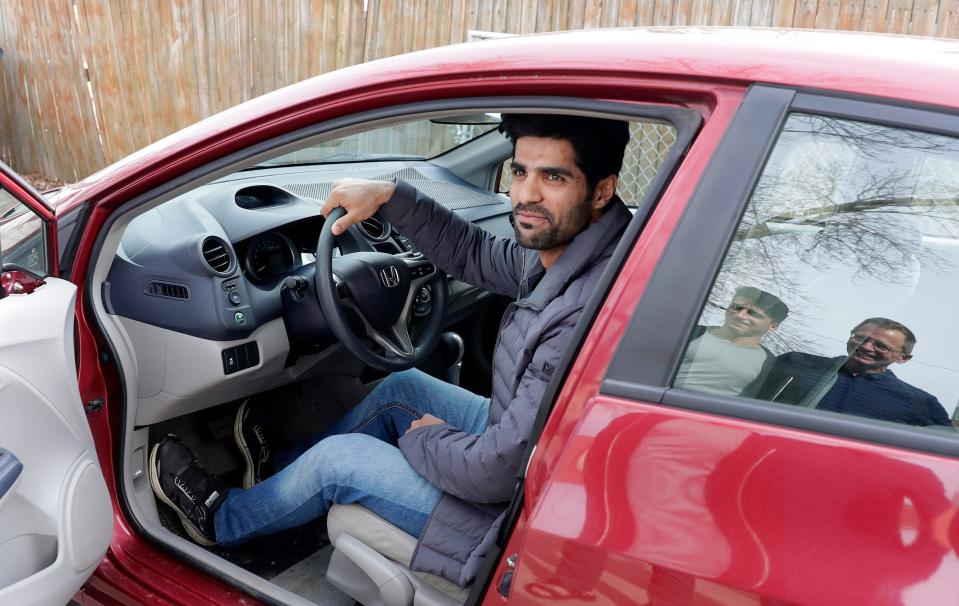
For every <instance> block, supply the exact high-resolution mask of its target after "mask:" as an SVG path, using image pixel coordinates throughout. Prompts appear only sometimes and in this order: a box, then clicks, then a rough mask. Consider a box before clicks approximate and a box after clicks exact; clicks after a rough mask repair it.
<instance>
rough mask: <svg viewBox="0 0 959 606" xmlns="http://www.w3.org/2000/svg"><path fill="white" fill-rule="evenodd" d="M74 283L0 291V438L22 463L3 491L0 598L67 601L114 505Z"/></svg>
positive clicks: (98, 546)
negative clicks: (76, 341)
mask: <svg viewBox="0 0 959 606" xmlns="http://www.w3.org/2000/svg"><path fill="white" fill-rule="evenodd" d="M75 300H76V288H75V287H74V286H73V285H72V284H70V283H69V282H65V281H62V280H59V279H57V278H48V279H46V280H45V284H44V286H42V287H40V288H39V289H37V290H36V291H35V292H34V293H32V294H30V295H12V296H8V297H5V298H3V299H0V325H2V326H4V329H3V330H2V331H0V416H2V418H3V419H4V422H3V423H2V424H0V443H2V444H3V446H4V448H5V449H6V450H7V451H8V452H11V453H16V456H17V458H18V459H19V460H20V461H21V463H22V472H21V473H20V476H19V477H18V478H17V481H16V482H15V483H14V485H13V486H12V487H11V489H10V490H9V491H8V493H7V494H6V495H5V496H4V498H3V500H2V501H0V562H4V566H0V569H3V574H2V576H0V581H2V582H0V601H3V600H9V603H17V604H28V603H57V602H60V603H65V602H66V601H68V600H69V599H70V597H71V596H72V595H73V594H74V593H75V592H76V590H77V589H78V588H79V587H80V585H82V583H83V581H84V580H85V579H86V578H87V576H88V575H89V574H90V573H91V572H92V571H93V569H94V568H95V567H96V565H97V563H98V562H99V561H100V559H101V558H102V557H103V554H104V553H105V552H106V548H107V545H108V544H109V540H110V537H111V535H112V528H113V515H112V514H113V508H112V505H111V503H110V499H109V496H108V494H107V488H106V485H105V483H104V481H103V476H102V474H101V473H100V468H99V465H98V464H97V459H96V453H95V452H94V450H93V448H92V443H93V440H92V437H91V434H90V428H89V426H88V425H87V423H86V419H85V416H84V412H83V406H82V404H81V402H80V398H79V392H78V390H77V382H76V370H75V361H74V354H73V309H74V305H75Z"/></svg>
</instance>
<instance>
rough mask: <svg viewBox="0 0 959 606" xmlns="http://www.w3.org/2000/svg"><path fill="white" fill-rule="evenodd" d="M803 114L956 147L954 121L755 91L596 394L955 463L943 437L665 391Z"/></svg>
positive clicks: (864, 100) (778, 90) (824, 94)
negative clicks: (786, 136) (758, 190)
mask: <svg viewBox="0 0 959 606" xmlns="http://www.w3.org/2000/svg"><path fill="white" fill-rule="evenodd" d="M792 113H807V114H814V115H821V116H827V117H834V118H841V119H847V120H856V121H863V122H870V123H875V124H881V125H884V126H891V127H895V128H903V129H909V130H916V131H923V132H929V133H934V134H938V135H944V136H949V137H954V138H957V139H959V112H956V111H955V110H953V109H949V108H940V107H929V106H920V105H916V104H906V103H897V102H896V101H892V100H888V99H880V98H871V97H865V96H854V95H840V94H835V93H831V92H828V91H813V90H806V89H795V88H788V87H780V86H772V85H763V84H756V85H753V86H752V87H750V90H749V91H748V92H747V94H746V96H745V97H744V98H743V102H742V104H741V106H740V108H739V110H738V111H737V113H736V115H735V116H734V118H733V121H732V122H731V124H730V127H729V129H728V130H727V132H726V134H725V136H724V137H723V140H722V141H721V142H720V144H719V146H718V147H717V150H716V153H715V154H714V156H713V158H712V160H711V161H710V164H709V166H708V167H707V169H706V171H705V173H704V174H703V178H702V180H701V181H700V184H699V186H698V187H697V189H696V191H695V192H694V193H693V195H692V196H691V198H690V201H689V204H688V205H687V207H686V209H685V211H684V214H683V217H682V219H681V220H680V222H679V224H678V225H677V228H676V231H675V232H674V234H673V236H672V237H671V239H670V241H669V243H668V245H667V248H666V251H665V252H664V254H663V259H662V261H661V262H660V264H659V266H658V267H657V268H656V271H655V272H654V274H653V276H652V278H651V280H650V284H649V287H648V288H647V291H646V294H645V295H644V296H643V298H642V299H641V300H640V301H639V303H638V304H637V306H636V309H635V310H634V313H633V315H632V320H631V322H630V325H629V326H628V327H627V329H626V331H625V333H624V336H623V339H622V340H621V341H620V344H619V347H618V348H617V351H616V354H615V355H614V357H613V360H612V362H611V363H610V366H609V369H608V371H607V374H606V377H605V378H604V380H603V382H602V384H601V386H600V393H603V394H606V395H611V396H618V397H623V398H628V399H632V400H642V401H645V402H650V403H655V404H661V405H664V406H670V407H676V408H682V409H688V410H695V411H699V412H706V413H711V414H716V415H721V416H724V417H732V418H736V419H744V420H750V421H759V422H762V423H769V424H774V425H781V426H786V427H791V428H796V429H802V430H808V431H812V432H816V433H821V434H827V435H832V436H839V437H845V438H854V439H857V440H864V441H868V442H873V443H878V444H885V445H889V446H896V447H902V448H908V449H910V450H917V451H922V452H930V453H934V454H942V455H949V456H959V439H956V436H955V435H954V434H953V435H950V432H939V431H935V430H926V431H922V430H917V428H914V427H908V426H896V425H894V424H892V423H884V422H881V421H876V420H873V419H867V418H863V417H851V416H847V415H842V414H839V413H824V412H822V411H813V410H808V409H804V408H798V407H795V406H788V405H785V404H777V403H770V402H764V401H760V400H750V399H748V398H743V397H739V396H720V395H713V394H704V393H699V392H693V391H690V390H687V389H682V388H678V387H671V386H672V384H673V380H674V379H675V376H676V373H677V372H678V370H679V366H680V364H681V362H682V356H683V353H684V352H685V349H686V345H687V343H688V341H689V338H690V336H691V334H692V331H693V330H694V328H695V326H696V323H697V321H698V320H699V317H700V314H701V311H702V309H703V307H704V305H705V304H706V299H707V297H708V295H709V292H710V290H711V288H712V286H713V283H714V282H715V280H716V278H717V276H718V274H719V270H720V267H721V265H722V263H723V261H724V260H725V256H726V252H727V250H728V248H729V245H730V243H731V242H732V238H733V236H734V234H735V231H736V229H737V228H738V226H739V223H740V221H741V219H742V217H743V215H744V213H745V212H746V209H747V206H748V204H749V201H750V199H751V197H752V193H753V190H754V188H755V186H756V184H757V182H758V180H759V177H760V176H761V174H762V171H763V169H764V167H765V164H766V161H767V160H768V159H769V157H770V154H771V153H772V150H773V147H774V146H775V144H776V141H777V140H778V138H779V135H780V132H781V130H782V126H783V124H784V123H785V120H786V118H787V117H788V116H789V115H790V114H792Z"/></svg>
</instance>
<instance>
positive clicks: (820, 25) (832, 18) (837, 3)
mask: <svg viewBox="0 0 959 606" xmlns="http://www.w3.org/2000/svg"><path fill="white" fill-rule="evenodd" d="M841 9H842V3H841V0H820V2H819V7H818V8H817V9H816V29H836V28H837V27H839V15H840V12H841Z"/></svg>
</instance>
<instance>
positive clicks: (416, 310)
mask: <svg viewBox="0 0 959 606" xmlns="http://www.w3.org/2000/svg"><path fill="white" fill-rule="evenodd" d="M432 309H433V296H432V295H431V294H430V287H429V286H424V287H423V288H421V289H420V290H419V292H417V293H416V298H414V299H413V315H414V316H416V317H417V318H422V317H424V316H427V315H429V313H430V311H431V310H432Z"/></svg>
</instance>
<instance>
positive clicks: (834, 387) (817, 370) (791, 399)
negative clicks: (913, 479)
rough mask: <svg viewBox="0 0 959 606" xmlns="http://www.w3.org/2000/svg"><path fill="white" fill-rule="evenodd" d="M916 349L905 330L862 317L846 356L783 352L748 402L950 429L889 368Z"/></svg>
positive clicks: (929, 398)
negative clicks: (791, 405)
mask: <svg viewBox="0 0 959 606" xmlns="http://www.w3.org/2000/svg"><path fill="white" fill-rule="evenodd" d="M915 345H916V335H915V334H913V332H912V331H911V330H909V328H907V327H906V326H905V325H903V324H900V323H899V322H896V321H895V320H890V319H889V318H866V319H865V320H863V321H862V322H860V323H859V324H857V325H856V326H855V327H854V328H853V329H852V330H851V331H850V333H849V340H848V341H847V342H846V353H847V355H845V356H838V357H835V358H827V357H824V356H815V355H812V354H807V353H800V352H790V353H785V354H783V355H781V356H779V358H778V359H777V361H776V364H775V366H773V368H772V369H771V371H770V372H769V375H768V376H767V377H765V379H764V380H762V381H761V382H762V385H759V386H757V388H756V389H755V390H754V395H753V396H752V397H756V398H759V399H763V400H772V401H776V402H785V403H787V404H796V405H799V406H804V407H806V408H817V409H819V410H831V411H834V412H841V413H845V414H850V415H856V416H860V417H870V418H873V419H882V420H884V421H893V422H896V423H904V424H907V425H948V426H951V425H952V423H951V422H950V421H949V416H948V415H947V414H946V411H945V409H944V408H943V407H942V404H940V403H939V400H937V399H936V397H935V396H934V395H932V394H930V393H927V392H925V391H923V390H921V389H919V388H918V387H914V386H912V385H910V384H909V383H906V382H905V381H903V380H902V379H900V378H898V377H897V376H896V375H895V374H893V372H892V371H891V370H890V369H889V367H890V366H892V365H893V364H905V363H906V362H908V361H909V360H911V359H912V348H913V347H914V346H915ZM756 382H757V383H759V382H760V380H757V381H756ZM745 395H750V394H745Z"/></svg>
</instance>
